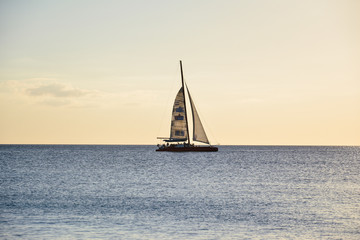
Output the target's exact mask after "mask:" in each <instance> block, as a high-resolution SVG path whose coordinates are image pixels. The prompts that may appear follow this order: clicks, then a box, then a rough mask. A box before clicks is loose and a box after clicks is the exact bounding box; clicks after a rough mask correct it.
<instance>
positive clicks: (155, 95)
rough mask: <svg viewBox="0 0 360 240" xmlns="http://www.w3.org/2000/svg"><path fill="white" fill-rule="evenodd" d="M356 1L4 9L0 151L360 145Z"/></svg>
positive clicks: (19, 5)
mask: <svg viewBox="0 0 360 240" xmlns="http://www.w3.org/2000/svg"><path fill="white" fill-rule="evenodd" d="M359 12H360V1H358V0H342V1H338V0H303V1H295V0H271V1H268V0H191V1H190V0H183V1H175V0H151V1H149V0H118V1H111V0H105V1H100V0H97V1H95V0H76V1H72V0H71V1H70V0H64V1H51V0H50V1H49V0H42V1H41V0H30V1H28V0H0V116H1V117H0V144H157V143H158V140H157V139H156V138H157V137H167V136H169V132H170V131H169V130H170V120H171V118H170V116H171V111H172V104H173V101H174V98H175V95H176V93H177V91H178V90H179V88H180V86H181V81H180V80H181V78H180V69H179V60H182V61H183V68H184V77H185V80H186V82H187V84H188V86H189V88H190V91H191V94H192V97H193V99H194V101H195V104H196V106H197V110H198V112H199V114H200V117H201V119H202V121H203V123H204V126H205V129H206V131H207V133H208V135H209V139H210V141H211V142H212V143H213V144H221V145H360V14H359Z"/></svg>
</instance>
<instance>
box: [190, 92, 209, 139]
mask: <svg viewBox="0 0 360 240" xmlns="http://www.w3.org/2000/svg"><path fill="white" fill-rule="evenodd" d="M186 89H187V92H188V94H189V99H190V105H191V111H192V119H193V140H194V141H197V142H202V143H207V144H210V142H209V139H208V138H207V136H206V133H205V129H204V127H203V125H202V123H201V120H200V117H199V114H198V112H197V111H196V107H195V103H194V101H193V100H192V98H191V95H190V91H189V88H188V87H187V86H186Z"/></svg>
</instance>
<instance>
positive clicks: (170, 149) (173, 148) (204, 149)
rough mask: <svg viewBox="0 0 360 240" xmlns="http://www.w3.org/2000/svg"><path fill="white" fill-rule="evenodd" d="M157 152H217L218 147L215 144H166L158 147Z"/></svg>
mask: <svg viewBox="0 0 360 240" xmlns="http://www.w3.org/2000/svg"><path fill="white" fill-rule="evenodd" d="M156 151H157V152H217V151H218V148H217V147H213V146H204V147H200V146H186V147H182V146H181V147H179V146H165V147H160V148H158V149H156Z"/></svg>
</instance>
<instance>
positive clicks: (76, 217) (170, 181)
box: [0, 145, 360, 239]
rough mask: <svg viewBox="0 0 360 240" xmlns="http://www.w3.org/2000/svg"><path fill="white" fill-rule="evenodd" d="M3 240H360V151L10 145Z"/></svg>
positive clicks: (5, 152)
mask: <svg viewBox="0 0 360 240" xmlns="http://www.w3.org/2000/svg"><path fill="white" fill-rule="evenodd" d="M0 167H1V172H0V183H1V188H0V238H1V239H39V238H40V239H55V238H56V239H64V238H65V239H74V238H75V239H89V238H98V239H360V147H287V146H279V147H271V146H221V147H220V149H219V152H217V153H166V152H155V146H51V145H50V146H24V145H22V146H21V145H0Z"/></svg>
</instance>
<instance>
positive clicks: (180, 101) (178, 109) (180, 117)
mask: <svg viewBox="0 0 360 240" xmlns="http://www.w3.org/2000/svg"><path fill="white" fill-rule="evenodd" d="M187 137H188V132H187V126H186V116H185V99H184V90H183V88H180V90H179V92H178V94H177V95H176V98H175V102H174V107H173V111H172V118H171V129H170V140H172V141H186V139H187Z"/></svg>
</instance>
